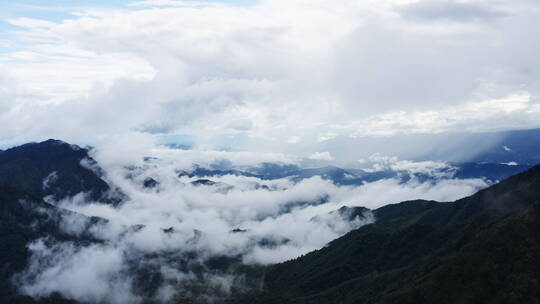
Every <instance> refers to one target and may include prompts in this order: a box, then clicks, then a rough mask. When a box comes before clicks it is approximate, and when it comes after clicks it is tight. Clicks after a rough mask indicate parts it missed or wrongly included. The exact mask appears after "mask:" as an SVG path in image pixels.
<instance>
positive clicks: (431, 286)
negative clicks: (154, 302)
mask: <svg viewBox="0 0 540 304" xmlns="http://www.w3.org/2000/svg"><path fill="white" fill-rule="evenodd" d="M539 203H540V167H534V168H532V169H530V170H529V171H527V172H524V173H522V174H518V175H516V176H513V177H511V178H509V179H507V180H506V181H503V182H501V183H500V184H497V185H495V186H493V187H491V188H488V189H485V190H483V191H480V192H478V193H477V194H475V195H473V196H471V197H468V198H465V199H462V200H458V201H456V202H449V203H437V202H428V201H410V202H403V203H400V204H395V205H389V206H385V207H382V208H380V209H378V210H375V215H376V217H377V221H376V222H375V223H374V224H371V225H368V226H364V227H362V228H360V229H358V230H355V231H352V232H350V233H348V234H347V235H345V236H343V237H342V238H339V239H337V240H335V241H333V242H331V243H330V244H329V245H328V246H327V247H325V248H323V249H321V250H317V251H315V252H312V253H309V254H307V255H305V256H303V257H300V258H297V259H295V260H292V261H288V262H285V263H282V264H277V265H274V266H270V267H268V269H267V272H266V280H265V288H264V290H263V291H261V292H257V293H252V294H250V295H244V296H237V297H236V298H234V299H232V300H231V303H344V304H345V303H396V304H397V303H400V304H402V303H411V304H413V303H539V302H540V283H539V282H540V263H538V260H539V259H540V204H539Z"/></svg>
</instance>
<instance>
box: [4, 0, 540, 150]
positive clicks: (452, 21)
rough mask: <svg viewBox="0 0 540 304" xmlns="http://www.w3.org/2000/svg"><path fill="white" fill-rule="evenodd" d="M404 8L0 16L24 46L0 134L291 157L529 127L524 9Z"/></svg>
mask: <svg viewBox="0 0 540 304" xmlns="http://www.w3.org/2000/svg"><path fill="white" fill-rule="evenodd" d="M409 2H411V1H405V2H403V1H376V2H375V1H363V2H357V1H345V0H343V1H341V0H340V1H335V2H333V3H332V4H328V3H326V2H324V1H318V0H317V1H312V2H310V4H309V5H307V4H306V3H305V2H304V1H300V0H298V1H296V0H294V1H282V0H277V1H276V0H273V1H260V2H256V3H252V4H250V5H226V4H223V3H221V4H209V3H207V2H205V3H204V4H203V3H199V2H185V1H142V2H134V3H132V6H127V7H123V8H118V9H105V8H101V9H99V8H94V9H89V8H81V10H79V12H78V13H77V14H75V15H72V16H71V17H70V18H69V19H65V20H61V21H55V22H53V21H49V20H38V19H35V18H34V19H31V18H28V17H24V16H23V17H20V18H12V19H10V20H9V22H11V24H12V25H13V26H19V27H20V29H18V30H17V31H14V32H12V33H11V36H10V37H12V38H10V39H11V40H12V42H15V44H17V45H23V43H24V45H25V46H24V47H22V48H15V49H10V51H8V52H5V53H2V54H1V55H0V60H1V65H2V69H3V70H5V71H9V75H10V79H12V81H13V82H15V83H16V85H15V87H17V88H18V89H17V90H15V91H13V90H12V91H11V92H10V93H9V95H8V96H7V97H6V100H7V101H3V103H4V104H6V105H5V106H4V108H7V109H9V111H8V114H4V115H3V117H2V118H3V119H2V125H1V126H2V128H0V129H1V130H3V131H2V132H1V133H0V135H2V138H3V142H4V144H5V145H7V144H9V143H15V142H21V141H27V140H38V139H41V138H48V137H60V138H64V139H67V140H71V141H77V142H80V141H84V140H87V138H95V137H105V136H110V135H113V136H114V135H118V136H121V135H124V134H127V133H132V132H144V133H150V134H154V135H156V134H157V135H163V134H189V135H191V136H194V138H196V141H197V142H198V143H199V142H200V143H201V145H203V146H210V145H214V148H217V147H218V146H219V145H221V142H223V141H225V140H224V138H227V137H228V136H230V135H231V133H232V135H233V136H235V137H234V141H232V145H233V146H235V147H238V149H243V150H250V151H255V150H257V151H258V150H261V149H264V150H266V152H270V151H271V152H285V151H286V150H287V149H292V150H294V151H295V152H297V153H298V154H300V155H302V154H305V153H306V151H309V150H311V151H313V148H312V147H308V146H310V145H314V146H317V145H319V149H321V148H320V147H321V146H324V145H327V144H328V142H329V141H331V140H332V139H334V138H337V137H340V136H344V137H349V136H355V137H359V136H365V135H371V136H383V135H387V134H410V133H421V134H431V133H441V132H443V133H448V132H456V131H466V132H471V131H474V132H476V131H486V130H488V131H489V130H500V129H515V128H531V127H538V126H539V125H538V122H537V120H536V119H535V117H536V116H537V112H538V106H537V104H536V100H537V95H538V88H539V87H540V86H539V83H538V81H536V79H539V77H537V76H538V75H536V74H535V73H536V72H535V70H536V69H535V68H534V67H535V66H536V65H537V61H536V53H537V50H538V49H539V45H538V43H537V41H536V40H535V39H528V38H526V37H529V36H534V34H535V33H534V32H531V29H534V28H536V26H535V25H536V24H535V22H536V20H538V18H536V17H537V14H538V9H537V8H538V4H537V3H536V2H534V1H525V0H520V1H497V3H496V4H493V5H491V2H490V3H488V2H484V1H479V2H474V3H473V2H465V1H447V0H444V1H443V0H440V1H425V0H424V1H412V2H411V3H409ZM488 4H489V5H488ZM141 28H143V29H144V31H141V30H140V29H141ZM522 37H523V38H522ZM489 50H493V51H489ZM35 121H40V125H39V126H38V127H34V126H35V124H34V123H33V122H35ZM500 121H505V122H506V123H505V124H504V125H502V126H501V125H500ZM291 134H298V135H300V134H301V135H302V143H299V144H296V145H295V147H294V148H291V147H288V146H289V145H287V141H288V139H289V138H290V137H291ZM220 140H221V142H220ZM325 150H329V149H325Z"/></svg>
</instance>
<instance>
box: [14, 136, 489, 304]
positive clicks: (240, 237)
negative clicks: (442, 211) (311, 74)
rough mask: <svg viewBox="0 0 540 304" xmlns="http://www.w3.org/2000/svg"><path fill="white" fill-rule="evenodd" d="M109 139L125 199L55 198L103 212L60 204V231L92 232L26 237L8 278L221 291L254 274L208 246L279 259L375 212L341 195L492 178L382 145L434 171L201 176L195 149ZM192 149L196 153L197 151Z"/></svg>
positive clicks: (385, 161) (237, 256)
mask: <svg viewBox="0 0 540 304" xmlns="http://www.w3.org/2000/svg"><path fill="white" fill-rule="evenodd" d="M109 149H111V151H107V150H97V151H95V155H94V156H95V158H96V159H97V160H98V162H99V163H100V165H101V166H102V167H103V169H104V172H105V177H106V179H107V180H108V181H109V182H110V183H112V184H114V185H117V186H118V187H119V188H120V189H121V191H122V192H123V193H124V194H126V199H125V201H124V202H123V203H122V204H121V205H120V206H118V207H113V206H110V205H104V204H102V203H96V202H92V201H89V200H88V198H87V197H86V196H85V194H84V193H81V194H78V195H76V196H75V197H72V198H68V199H65V200H63V201H58V202H55V201H51V203H52V204H55V205H57V206H59V207H62V208H65V209H69V210H72V211H75V212H77V213H79V214H84V215H87V216H98V217H101V218H105V219H107V221H103V222H97V223H95V224H93V225H90V223H89V219H88V218H85V217H81V216H78V215H77V214H75V213H65V214H63V215H62V218H61V222H60V227H61V229H62V230H63V231H64V232H65V233H67V234H70V235H74V236H81V235H88V234H90V235H92V236H93V238H95V239H97V240H99V242H97V243H88V244H85V243H75V242H73V241H57V240H54V239H52V238H46V239H39V240H36V241H34V242H33V243H31V244H30V245H29V249H30V251H31V252H32V258H31V264H30V266H29V267H28V268H27V270H26V271H25V272H23V273H21V274H19V275H17V276H16V277H15V278H14V280H15V281H16V282H17V283H18V284H19V286H20V288H21V291H22V292H24V293H26V294H30V295H32V296H46V295H49V294H51V293H52V292H60V293H62V294H63V295H64V296H66V297H68V298H74V299H78V300H82V301H87V302H101V301H106V302H111V303H137V302H139V301H140V300H141V299H142V298H144V297H146V298H148V297H149V296H150V297H151V298H154V299H156V300H160V301H161V300H163V301H165V300H169V299H171V297H174V296H192V295H191V294H190V292H191V291H190V290H189V288H188V287H186V286H190V284H192V283H190V282H205V284H210V286H214V288H213V289H212V292H210V291H207V292H208V293H209V294H205V296H209V295H214V296H216V293H218V294H227V293H228V292H230V290H231V288H232V286H243V285H245V284H248V283H249V284H252V285H253V284H256V283H253V282H254V281H253V280H255V282H257V280H260V279H261V278H260V277H257V278H255V279H253V278H251V279H250V280H248V279H246V278H245V276H244V275H243V274H241V273H238V272H234V271H233V272H229V271H228V270H226V269H225V270H224V269H214V268H212V266H210V264H211V263H209V262H208V261H209V260H211V259H212V258H215V257H225V258H226V259H232V260H233V261H235V260H236V261H237V262H235V263H243V264H250V265H253V264H255V265H257V264H269V263H277V262H282V261H285V260H288V259H291V258H295V257H298V256H300V255H302V254H305V253H308V252H310V251H312V250H315V249H319V248H321V247H323V246H324V245H325V244H327V243H328V242H330V241H331V240H334V239H336V238H338V237H340V236H342V235H343V234H345V233H347V232H349V231H350V230H353V229H356V228H359V227H361V226H363V225H366V224H369V223H372V222H373V221H375V220H376V218H375V217H374V215H373V213H372V212H371V211H369V210H365V211H361V212H359V213H358V214H356V215H354V216H351V214H354V212H355V211H354V210H353V209H351V210H350V211H347V212H345V213H342V212H338V211H337V210H338V209H340V208H341V207H343V206H348V207H360V206H361V207H368V208H371V209H374V208H378V207H380V206H383V205H386V204H391V203H397V202H400V201H403V200H411V199H418V198H423V199H434V200H439V201H450V200H454V199H457V198H460V197H463V196H466V195H469V194H472V193H474V192H475V191H477V190H478V189H481V188H484V187H486V186H487V183H486V182H485V181H483V180H481V179H465V180H458V179H451V177H452V174H451V167H448V166H447V165H445V164H441V163H434V162H424V163H415V162H407V161H398V160H397V159H395V158H389V157H383V156H380V155H378V156H374V157H373V159H372V161H373V162H375V163H377V164H379V165H378V166H380V167H381V168H379V169H382V170H400V171H403V172H409V174H414V173H422V174H425V175H429V176H432V177H433V179H432V180H431V181H424V182H422V181H420V180H418V179H415V178H412V179H410V180H408V181H407V182H403V181H402V180H400V179H399V178H396V179H383V180H379V181H376V182H372V183H365V184H363V185H361V186H336V185H335V184H333V183H332V182H331V181H328V180H323V179H322V178H321V177H318V176H316V177H312V178H309V179H304V180H302V181H299V182H294V181H292V180H290V179H274V180H263V179H259V178H255V177H246V176H235V175H224V176H219V177H218V176H215V177H211V178H207V179H204V178H202V177H196V176H193V177H189V176H188V175H186V174H182V173H183V172H186V171H187V172H189V171H190V170H192V169H193V162H192V161H193V159H192V161H191V162H189V160H190V159H189V154H186V152H184V151H178V150H155V151H154V153H156V154H151V155H153V156H159V157H158V158H146V160H145V161H142V160H140V159H139V160H138V161H136V162H132V161H127V160H126V159H130V158H129V157H128V158H124V159H122V160H123V161H118V158H116V157H115V155H116V154H115V153H118V150H117V149H116V148H115V147H114V146H111V147H109ZM112 151H114V152H115V153H111V152H112ZM234 154H235V153H232V152H231V153H228V154H225V156H224V155H220V157H221V158H220V161H223V160H224V159H226V160H227V161H228V163H229V164H231V165H233V166H238V165H240V166H242V165H246V164H249V163H246V162H245V159H244V158H241V157H238V158H235V157H228V158H225V157H226V156H231V155H234ZM111 155H112V156H114V157H111ZM197 157H198V158H197V161H199V163H202V162H200V160H201V157H202V156H201V155H197ZM213 157H215V156H213V155H210V156H209V157H208V158H207V164H211V163H215V162H216V159H215V158H213ZM130 162H131V163H130ZM375 169H376V168H375ZM442 172H447V173H446V174H443V173H442ZM448 172H449V173H448ZM49 178H50V177H48V178H47V179H49ZM150 180H151V181H152V182H149V181H150ZM89 227H90V228H89ZM87 229H90V230H89V231H88V230H87ZM149 273H153V274H154V275H155V276H156V277H159V278H160V279H159V280H157V281H156V282H157V283H155V284H156V285H157V287H156V288H155V290H154V291H153V292H151V293H150V295H148V294H144V292H142V291H141V286H149V285H150V286H151V285H152V284H154V283H152V284H151V283H149V281H148V278H147V276H148V274H149ZM141 276H142V277H141ZM140 280H143V281H142V282H144V283H140V282H141V281H140ZM141 284H143V285H141ZM257 284H258V283H257ZM142 290H144V289H142Z"/></svg>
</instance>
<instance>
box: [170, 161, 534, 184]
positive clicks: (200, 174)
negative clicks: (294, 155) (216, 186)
mask: <svg viewBox="0 0 540 304" xmlns="http://www.w3.org/2000/svg"><path fill="white" fill-rule="evenodd" d="M530 167H531V165H527V164H517V163H477V162H467V163H452V164H449V167H448V168H444V169H441V170H442V171H441V172H440V173H443V175H447V177H444V178H449V177H452V178H459V179H466V178H481V179H485V180H488V181H491V182H496V181H500V180H503V179H505V178H507V177H509V176H512V175H514V174H517V173H519V172H523V171H525V170H527V169H529V168H530ZM224 175H235V176H245V177H255V178H259V179H263V180H273V179H280V178H287V179H290V180H292V181H293V182H300V181H302V180H304V179H308V178H312V177H315V176H318V177H321V178H322V179H325V180H329V181H332V182H333V183H334V184H336V185H341V186H358V185H362V184H363V183H366V182H375V181H378V180H382V179H389V178H395V179H398V180H400V181H401V182H403V183H404V182H407V181H410V180H411V179H413V178H415V179H418V180H419V181H422V182H425V181H430V180H432V181H434V180H437V179H440V178H441V177H440V176H437V175H436V174H435V175H433V174H428V173H421V172H408V171H405V170H391V169H383V170H379V171H368V170H362V169H353V168H346V169H343V168H339V167H336V166H326V167H320V168H300V167H297V166H294V165H280V164H272V163H264V164H262V165H261V166H259V167H252V168H246V169H245V170H238V169H225V170H223V169H212V168H203V167H197V168H196V169H195V170H193V171H190V172H187V171H180V172H179V173H178V177H189V178H209V177H221V176H224Z"/></svg>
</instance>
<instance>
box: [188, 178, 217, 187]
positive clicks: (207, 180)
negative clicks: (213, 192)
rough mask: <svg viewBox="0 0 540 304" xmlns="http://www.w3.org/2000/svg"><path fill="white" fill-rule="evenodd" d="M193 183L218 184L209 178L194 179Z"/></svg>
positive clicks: (199, 184)
mask: <svg viewBox="0 0 540 304" xmlns="http://www.w3.org/2000/svg"><path fill="white" fill-rule="evenodd" d="M191 184H192V185H193V186H213V185H215V184H216V182H214V181H211V180H209V179H198V180H195V181H192V182H191Z"/></svg>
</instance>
